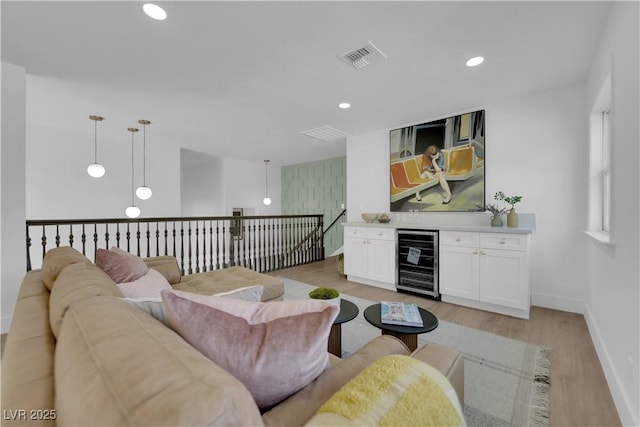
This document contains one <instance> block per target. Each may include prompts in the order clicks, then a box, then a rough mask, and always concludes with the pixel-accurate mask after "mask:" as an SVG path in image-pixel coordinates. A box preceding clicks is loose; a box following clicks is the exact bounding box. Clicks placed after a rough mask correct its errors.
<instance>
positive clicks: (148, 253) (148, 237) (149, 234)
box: [147, 222, 151, 258]
mask: <svg viewBox="0 0 640 427" xmlns="http://www.w3.org/2000/svg"><path fill="white" fill-rule="evenodd" d="M150 240H151V232H150V231H149V223H148V222H147V258H149V257H150V256H151V247H150Z"/></svg>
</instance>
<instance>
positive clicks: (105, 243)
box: [104, 224, 109, 249]
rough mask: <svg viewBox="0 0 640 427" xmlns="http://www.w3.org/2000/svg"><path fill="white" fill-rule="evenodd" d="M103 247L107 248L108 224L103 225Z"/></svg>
mask: <svg viewBox="0 0 640 427" xmlns="http://www.w3.org/2000/svg"><path fill="white" fill-rule="evenodd" d="M104 247H105V249H109V224H105V225H104Z"/></svg>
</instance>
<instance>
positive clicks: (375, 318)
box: [364, 304, 438, 351]
mask: <svg viewBox="0 0 640 427" xmlns="http://www.w3.org/2000/svg"><path fill="white" fill-rule="evenodd" d="M418 310H419V311H420V315H421V316H422V324H423V326H422V327H420V326H400V325H389V324H386V323H382V321H381V320H380V304H374V305H371V306H369V307H367V308H366V309H365V310H364V318H365V319H367V322H369V323H371V324H372V325H373V326H375V327H376V328H379V329H381V330H382V335H393V336H394V337H396V338H399V339H400V340H401V341H402V342H403V343H405V344H406V345H407V347H409V350H411V351H413V350H415V349H416V348H418V334H424V333H425V332H430V331H433V330H434V329H435V328H437V327H438V318H437V317H436V316H434V315H433V313H431V312H430V311H427V310H425V309H424V308H420V307H418Z"/></svg>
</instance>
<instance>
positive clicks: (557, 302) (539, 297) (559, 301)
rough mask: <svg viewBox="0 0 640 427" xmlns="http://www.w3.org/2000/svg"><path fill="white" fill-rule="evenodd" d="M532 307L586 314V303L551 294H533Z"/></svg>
mask: <svg viewBox="0 0 640 427" xmlns="http://www.w3.org/2000/svg"><path fill="white" fill-rule="evenodd" d="M531 305H535V306H538V307H544V308H550V309H553V310H560V311H568V312H569V313H578V314H584V301H583V300H580V299H575V298H567V297H560V296H557V295H549V294H531Z"/></svg>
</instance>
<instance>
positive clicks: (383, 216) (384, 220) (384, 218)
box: [378, 213, 391, 224]
mask: <svg viewBox="0 0 640 427" xmlns="http://www.w3.org/2000/svg"><path fill="white" fill-rule="evenodd" d="M390 221H391V217H390V216H389V215H387V214H384V213H383V214H380V215H379V216H378V222H380V223H382V224H386V223H388V222H390Z"/></svg>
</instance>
